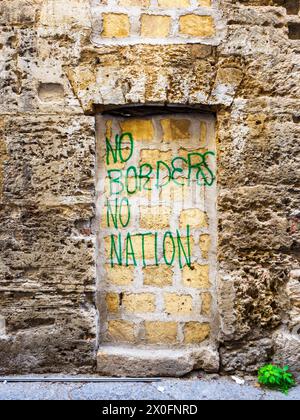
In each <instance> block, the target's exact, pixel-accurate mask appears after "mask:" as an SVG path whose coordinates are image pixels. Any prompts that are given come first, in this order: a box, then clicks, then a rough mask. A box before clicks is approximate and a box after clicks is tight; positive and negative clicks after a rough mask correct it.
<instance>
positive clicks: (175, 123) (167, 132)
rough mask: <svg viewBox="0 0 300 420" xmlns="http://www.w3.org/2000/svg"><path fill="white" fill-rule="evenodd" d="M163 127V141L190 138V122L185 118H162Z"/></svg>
mask: <svg viewBox="0 0 300 420" xmlns="http://www.w3.org/2000/svg"><path fill="white" fill-rule="evenodd" d="M161 126H162V129H163V141H165V142H166V143H171V142H173V141H185V140H190V137H191V133H190V126H191V122H190V120H187V119H183V118H182V119H175V118H171V119H164V120H161Z"/></svg>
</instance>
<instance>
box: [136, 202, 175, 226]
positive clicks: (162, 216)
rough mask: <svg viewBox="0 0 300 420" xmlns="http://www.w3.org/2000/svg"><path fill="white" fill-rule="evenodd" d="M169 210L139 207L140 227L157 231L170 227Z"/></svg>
mask: <svg viewBox="0 0 300 420" xmlns="http://www.w3.org/2000/svg"><path fill="white" fill-rule="evenodd" d="M170 217H171V208H170V207H166V206H151V207H143V206H141V207H140V227H141V228H143V229H152V230H159V229H164V228H168V227H169V226H170Z"/></svg>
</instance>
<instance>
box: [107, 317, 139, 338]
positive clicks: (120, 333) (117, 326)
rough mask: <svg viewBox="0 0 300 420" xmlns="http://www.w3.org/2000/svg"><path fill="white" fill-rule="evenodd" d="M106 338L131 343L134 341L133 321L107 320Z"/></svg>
mask: <svg viewBox="0 0 300 420" xmlns="http://www.w3.org/2000/svg"><path fill="white" fill-rule="evenodd" d="M107 334H108V339H109V340H111V341H114V342H120V343H124V342H125V343H133V342H134V341H135V334H134V323H132V322H128V321H124V320H112V321H108V329H107Z"/></svg>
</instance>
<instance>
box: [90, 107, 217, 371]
mask: <svg viewBox="0 0 300 420" xmlns="http://www.w3.org/2000/svg"><path fill="white" fill-rule="evenodd" d="M125 114H126V113H125ZM96 129H97V196H96V209H97V275H98V284H97V304H98V311H99V352H98V358H97V361H98V370H99V372H101V373H102V374H109V375H130V376H147V375H183V374H185V373H187V372H189V371H191V370H193V369H194V368H204V369H207V370H210V371H214V370H217V369H218V363H219V358H218V352H217V343H216V341H217V339H216V337H217V332H218V323H217V307H216V277H217V263H216V247H217V215H216V188H217V186H216V149H215V147H216V146H215V119H214V116H213V115H212V114H206V113H203V114H201V113H197V112H193V113H190V112H181V113H178V112H175V113H174V112H170V111H167V112H164V113H159V112H156V113H153V114H152V115H149V113H148V114H147V115H138V116H137V115H130V114H129V115H124V113H123V114H122V113H119V114H118V113H113V114H107V115H104V114H102V115H98V116H97V117H96Z"/></svg>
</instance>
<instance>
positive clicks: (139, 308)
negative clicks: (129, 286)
mask: <svg viewBox="0 0 300 420" xmlns="http://www.w3.org/2000/svg"><path fill="white" fill-rule="evenodd" d="M123 307H124V309H125V310H126V311H127V312H133V313H148V312H154V311H155V307H156V304H155V295H153V294H152V293H140V294H125V295H124V297H123Z"/></svg>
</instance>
